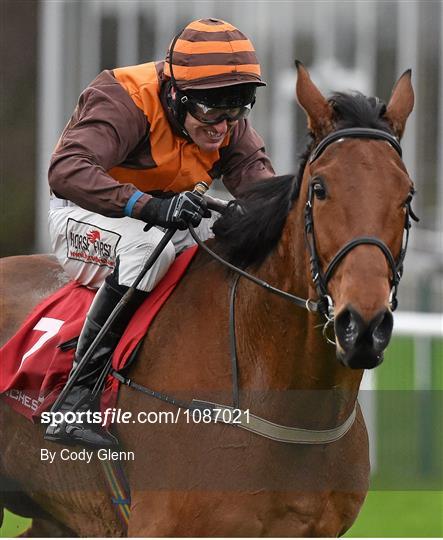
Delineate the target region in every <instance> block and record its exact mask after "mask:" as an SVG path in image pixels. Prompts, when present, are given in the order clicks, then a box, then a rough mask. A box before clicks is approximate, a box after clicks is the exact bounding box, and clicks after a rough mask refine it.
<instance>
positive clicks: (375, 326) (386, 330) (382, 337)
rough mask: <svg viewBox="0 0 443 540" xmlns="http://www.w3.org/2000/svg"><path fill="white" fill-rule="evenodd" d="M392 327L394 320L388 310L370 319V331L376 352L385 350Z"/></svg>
mask: <svg viewBox="0 0 443 540" xmlns="http://www.w3.org/2000/svg"><path fill="white" fill-rule="evenodd" d="M393 325H394V319H393V317H392V313H391V312H390V311H389V310H385V311H384V312H381V313H379V314H378V315H377V316H376V317H374V318H373V319H372V321H371V323H370V328H371V330H372V340H373V344H374V349H376V350H377V351H383V350H384V349H386V347H387V346H388V343H389V340H390V339H391V334H392V328H393Z"/></svg>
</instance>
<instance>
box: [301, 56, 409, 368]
mask: <svg viewBox="0 0 443 540" xmlns="http://www.w3.org/2000/svg"><path fill="white" fill-rule="evenodd" d="M297 70H298V79H297V98H298V101H299V103H300V105H301V106H302V107H303V109H304V111H305V113H306V115H307V118H308V126H309V129H310V132H311V133H312V136H313V138H314V144H315V145H316V146H315V147H314V150H313V152H312V153H311V157H310V159H309V160H308V162H307V165H306V167H305V170H304V175H303V184H302V195H303V196H304V197H305V200H307V206H306V221H307V223H306V229H307V243H308V247H309V250H310V256H311V270H312V273H313V278H314V279H315V284H316V293H317V295H320V297H323V299H324V301H326V300H328V301H329V304H330V305H329V308H330V315H331V317H332V308H333V313H334V327H335V335H336V347H337V356H338V358H339V359H340V361H341V362H342V363H343V364H344V365H346V366H348V367H351V368H373V367H375V366H377V365H378V364H380V362H381V361H382V360H383V351H384V350H385V348H386V347H387V345H388V343H389V340H390V337H391V333H392V327H393V317H392V310H393V308H395V305H393V303H394V302H396V300H395V293H396V288H397V285H398V281H399V279H400V276H401V267H402V261H403V257H404V252H403V247H404V244H403V242H404V231H405V225H408V224H409V215H410V212H411V209H410V199H411V195H412V193H413V184H412V181H411V179H410V178H409V176H408V173H407V171H406V168H405V166H404V163H403V161H402V159H401V150H400V147H399V145H398V142H397V140H399V139H400V137H401V135H402V133H403V130H404V127H405V123H406V120H407V118H408V116H409V114H410V112H411V110H412V108H413V103H414V93H413V89H412V85H411V77H410V71H407V72H405V73H404V74H403V75H402V76H401V77H400V79H399V80H398V82H397V84H396V85H395V87H394V90H393V93H392V96H391V99H390V101H389V103H388V105H387V107H385V106H384V104H382V103H381V102H380V101H378V100H377V99H374V98H369V99H368V98H366V97H365V96H363V95H361V94H355V95H346V94H336V95H335V96H333V97H332V98H331V99H329V100H326V99H325V98H324V97H323V95H322V94H321V93H320V91H319V90H318V88H317V87H316V86H315V85H314V83H313V82H312V81H311V79H310V77H309V74H308V72H307V70H306V69H305V68H304V67H303V65H301V64H300V63H298V64H297ZM349 128H351V129H349ZM357 128H360V130H358V129H357ZM363 128H366V130H365V129H363ZM336 133H337V135H335V134H336ZM412 216H413V214H412Z"/></svg>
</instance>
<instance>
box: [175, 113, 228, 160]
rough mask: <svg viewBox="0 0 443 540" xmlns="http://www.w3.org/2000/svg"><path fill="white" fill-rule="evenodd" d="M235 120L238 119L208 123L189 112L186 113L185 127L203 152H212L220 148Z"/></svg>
mask: <svg viewBox="0 0 443 540" xmlns="http://www.w3.org/2000/svg"><path fill="white" fill-rule="evenodd" d="M237 122H238V120H235V121H233V122H228V121H227V120H222V121H221V122H219V123H218V124H211V125H208V124H204V123H202V122H199V121H198V120H197V119H196V118H194V117H193V116H192V115H191V114H190V113H187V114H186V118H185V129H186V131H187V132H188V133H189V136H190V137H191V139H192V140H193V141H194V142H195V144H196V145H197V146H198V147H199V148H201V150H203V151H204V152H214V151H216V150H218V149H219V148H220V146H221V144H222V142H223V139H224V138H225V137H226V134H227V133H228V131H229V130H230V129H231V128H232V127H233V126H235V124H236V123H237Z"/></svg>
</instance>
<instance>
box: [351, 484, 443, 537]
mask: <svg viewBox="0 0 443 540" xmlns="http://www.w3.org/2000/svg"><path fill="white" fill-rule="evenodd" d="M442 516H443V492H441V491H370V492H369V493H368V496H367V498H366V501H365V503H364V505H363V508H362V510H361V512H360V514H359V516H358V518H357V521H356V522H355V524H354V526H353V527H352V528H351V529H350V530H349V531H348V532H347V533H346V535H345V536H346V537H348V538H353V537H376V538H377V537H390V538H393V537H425V538H429V537H435V538H439V537H441V536H443V517H442Z"/></svg>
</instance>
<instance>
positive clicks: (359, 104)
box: [329, 92, 391, 133]
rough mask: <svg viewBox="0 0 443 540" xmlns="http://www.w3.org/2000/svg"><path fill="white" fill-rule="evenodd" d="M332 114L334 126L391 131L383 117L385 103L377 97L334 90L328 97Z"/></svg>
mask: <svg viewBox="0 0 443 540" xmlns="http://www.w3.org/2000/svg"><path fill="white" fill-rule="evenodd" d="M329 103H331V105H332V107H333V109H334V114H335V128H336V129H345V128H353V127H367V128H373V129H380V130H382V131H387V132H389V133H390V132H391V129H390V127H389V123H388V121H387V120H386V119H385V118H384V117H383V115H384V113H385V112H386V104H385V103H384V102H383V101H381V100H380V99H378V98H374V97H369V98H368V97H366V96H365V95H364V94H362V93H360V92H353V93H349V94H348V93H343V92H336V93H335V94H333V95H332V96H331V97H330V98H329Z"/></svg>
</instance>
